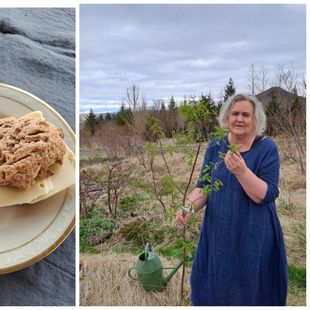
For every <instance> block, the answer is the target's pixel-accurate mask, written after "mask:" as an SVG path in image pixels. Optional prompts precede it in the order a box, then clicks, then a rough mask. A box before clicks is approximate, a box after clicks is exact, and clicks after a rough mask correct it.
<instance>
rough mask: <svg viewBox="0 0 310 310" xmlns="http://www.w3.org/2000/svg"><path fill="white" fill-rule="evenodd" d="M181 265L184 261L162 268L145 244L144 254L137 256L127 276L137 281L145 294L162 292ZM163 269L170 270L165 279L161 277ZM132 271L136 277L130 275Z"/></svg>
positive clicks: (149, 247) (156, 256) (148, 245)
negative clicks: (174, 265)
mask: <svg viewBox="0 0 310 310" xmlns="http://www.w3.org/2000/svg"><path fill="white" fill-rule="evenodd" d="M182 264H184V260H182V261H181V262H180V263H179V264H178V265H177V266H176V267H163V266H162V264H161V261H160V259H159V257H158V255H157V254H156V253H155V252H154V251H152V247H151V245H150V244H149V243H147V244H146V246H145V249H144V252H143V253H141V254H140V255H139V259H138V261H137V263H136V265H135V267H132V268H130V269H129V270H128V275H129V277H130V278H132V279H134V280H138V281H139V283H140V284H141V285H142V287H143V288H144V289H145V290H146V291H147V292H149V291H162V290H163V289H164V288H165V287H166V285H167V284H168V282H169V281H170V280H171V278H172V277H173V276H174V275H175V273H176V272H177V271H178V269H179V268H180V267H181V266H182ZM163 269H170V270H171V269H172V271H171V272H170V274H169V275H168V276H167V277H166V278H165V277H164V276H163ZM133 270H135V272H136V276H134V274H132V271H133Z"/></svg>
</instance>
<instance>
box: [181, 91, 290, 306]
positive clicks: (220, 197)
mask: <svg viewBox="0 0 310 310" xmlns="http://www.w3.org/2000/svg"><path fill="white" fill-rule="evenodd" d="M219 123H220V126H221V127H226V128H228V129H229V133H228V135H227V136H226V137H225V138H224V139H223V140H221V141H219V142H220V143H216V142H217V140H216V139H214V140H213V141H211V143H210V144H209V146H208V148H207V150H206V153H205V157H204V162H203V166H202V170H201V176H202V177H203V175H204V171H205V167H206V165H208V164H210V162H212V163H219V162H221V164H220V165H219V166H218V168H217V169H211V177H212V180H215V179H218V180H220V181H221V182H222V183H223V185H222V186H221V188H220V190H219V191H217V192H215V191H212V192H211V193H209V194H208V196H206V195H205V194H204V193H203V190H202V188H203V187H204V186H205V185H206V184H207V182H206V181H201V180H200V181H198V183H197V185H196V188H195V189H194V190H193V191H192V193H191V194H190V195H189V196H188V198H187V207H185V208H183V210H182V211H179V212H177V214H176V222H177V224H178V225H179V226H180V227H184V225H186V222H187V220H188V218H189V217H190V216H192V215H193V214H192V213H197V212H198V211H199V210H200V209H202V208H203V207H204V206H205V205H206V206H207V207H206V212H205V215H204V220H203V224H202V229H201V233H200V238H199V243H198V248H197V251H196V255H195V259H194V262H193V268H192V273H191V288H192V294H191V299H192V303H193V305H195V306H200V305H201V306H209V305H218V306H220V305H222V306H267V305H274V306H275V305H278V306H279V305H285V302H286V295H287V261H286V254H285V246H284V240H283V234H282V230H281V226H280V223H279V219H278V216H277V213H276V207H275V200H276V198H277V197H278V194H279V190H278V181H279V167H280V164H279V154H278V150H277V147H276V144H275V143H274V141H273V140H271V139H270V138H267V137H263V136H261V135H262V133H263V131H264V129H265V125H266V117H265V114H264V110H263V107H262V104H261V103H260V102H259V101H258V100H257V99H256V98H255V97H254V96H252V95H247V94H236V95H234V96H232V97H231V98H229V99H228V100H227V102H225V104H224V105H223V106H222V108H221V112H220V115H219ZM229 145H235V146H236V147H237V149H238V151H237V152H231V151H229ZM220 152H222V153H225V154H226V155H225V158H224V160H222V159H221V158H220ZM211 167H212V165H211ZM200 179H201V178H200ZM211 182H212V181H211ZM189 206H191V208H189ZM192 207H193V208H192Z"/></svg>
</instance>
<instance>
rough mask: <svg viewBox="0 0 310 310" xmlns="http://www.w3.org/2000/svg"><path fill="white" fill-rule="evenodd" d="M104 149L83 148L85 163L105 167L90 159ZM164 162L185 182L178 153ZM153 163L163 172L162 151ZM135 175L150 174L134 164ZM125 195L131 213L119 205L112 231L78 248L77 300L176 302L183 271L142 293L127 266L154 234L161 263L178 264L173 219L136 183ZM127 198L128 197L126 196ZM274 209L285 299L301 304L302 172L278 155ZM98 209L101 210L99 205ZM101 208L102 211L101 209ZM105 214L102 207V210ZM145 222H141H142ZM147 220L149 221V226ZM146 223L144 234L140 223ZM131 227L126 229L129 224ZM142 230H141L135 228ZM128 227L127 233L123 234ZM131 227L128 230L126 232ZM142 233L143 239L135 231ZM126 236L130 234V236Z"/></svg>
mask: <svg viewBox="0 0 310 310" xmlns="http://www.w3.org/2000/svg"><path fill="white" fill-rule="evenodd" d="M203 151H204V150H202V151H201V154H200V156H199V162H198V165H197V169H196V171H195V176H194V178H193V185H194V183H195V181H196V179H197V176H198V173H199V170H200V165H201V162H202V157H203ZM101 155H102V152H101V151H100V150H95V151H92V152H89V151H87V150H84V151H83V152H82V153H81V159H82V160H83V167H84V168H85V167H86V168H87V167H89V166H92V167H93V168H95V169H103V167H104V165H105V164H104V163H100V162H98V161H96V162H95V161H92V160H91V159H92V158H94V157H96V158H98V157H100V156H101ZM126 161H130V163H131V164H134V165H137V167H138V165H139V164H138V160H137V158H136V157H132V158H126ZM168 161H169V162H168V164H171V165H172V166H173V173H174V177H175V179H176V181H177V182H178V183H179V184H182V183H185V182H186V177H187V175H188V169H187V167H186V165H185V164H184V158H183V156H182V155H181V154H176V155H174V156H173V157H171V158H169V157H168ZM156 165H157V167H156V169H158V171H159V172H160V171H161V170H162V173H164V169H163V165H164V163H163V161H162V160H161V159H160V157H158V158H157V160H156ZM134 176H135V177H137V178H141V179H143V178H148V177H149V176H147V175H143V172H142V169H136V170H135V172H134ZM123 195H125V196H126V197H127V198H128V197H129V198H131V199H133V198H134V200H135V201H136V204H135V205H134V206H132V207H131V211H130V213H128V212H127V211H126V206H125V207H123V206H122V205H121V206H120V207H119V213H118V215H117V217H116V218H115V217H113V221H114V222H115V223H116V225H115V227H114V228H113V233H112V234H111V236H109V238H108V239H107V240H105V241H104V242H103V243H101V244H96V245H93V246H92V247H91V248H90V249H91V250H89V248H86V249H84V250H83V249H82V251H83V252H84V253H81V257H80V304H81V305H82V306H176V305H181V303H180V283H181V279H180V277H181V271H180V270H179V271H178V272H177V274H176V275H175V276H174V277H173V278H172V280H171V281H170V282H169V283H168V285H167V289H166V290H164V291H163V292H158V293H146V292H145V291H144V290H143V289H142V288H141V287H140V286H139V284H138V283H137V281H134V280H132V279H130V278H129V276H128V274H127V272H128V269H129V268H130V267H132V266H134V264H135V262H136V261H137V258H138V254H139V253H140V252H142V251H143V246H141V244H140V243H142V242H143V238H149V239H152V240H153V246H154V248H155V250H156V252H158V253H159V255H160V258H161V261H162V264H163V266H165V267H171V266H174V265H176V264H177V262H178V261H179V259H178V258H177V255H175V253H176V251H175V250H176V249H177V246H176V245H177V244H178V240H179V239H180V237H181V233H180V232H179V231H178V229H177V228H176V227H175V225H174V224H171V223H169V221H168V220H167V219H166V216H165V215H164V214H163V212H162V209H161V207H160V206H159V205H158V203H157V202H156V200H155V198H154V197H153V196H151V195H148V194H145V193H143V192H141V190H140V189H133V188H131V187H129V188H128V189H127V190H126V191H125V192H124V194H123ZM129 198H128V199H127V200H125V202H126V201H129ZM96 208H98V210H105V209H106V199H105V197H103V198H102V200H99V201H98V202H97V204H96ZM122 208H124V209H122ZM277 211H278V215H279V218H280V222H281V224H282V229H283V232H284V237H285V243H286V250H287V256H288V262H289V265H290V273H289V275H290V283H289V295H288V300H287V305H289V306H305V305H306V289H305V284H304V283H305V279H304V278H305V268H306V176H305V175H302V174H301V173H300V172H299V169H298V166H297V164H296V163H292V162H291V161H289V160H284V159H282V162H281V173H280V196H279V198H278V199H277ZM98 212H99V211H98ZM100 212H101V213H100ZM100 212H99V213H97V214H103V215H102V216H104V217H107V218H108V217H109V214H107V213H106V212H103V211H100ZM143 225H144V226H143ZM147 225H148V226H147ZM143 227H144V228H145V227H146V228H147V229H148V232H147V234H145V235H144V233H145V232H144V231H142V230H141V229H142V228H143ZM129 228H130V229H131V230H132V232H131V231H130V229H129ZM138 228H139V229H140V228H141V229H140V230H139V229H138ZM135 229H136V230H135ZM198 230H199V223H197V226H196V231H193V233H192V236H193V238H194V241H193V242H196V241H197V239H195V238H197V236H198ZM125 232H126V234H125ZM129 232H130V233H132V234H131V235H130V234H129V235H128V233H129ZM139 234H141V239H139V238H138V237H139V236H138V235H139ZM128 236H131V237H130V238H131V239H130V238H128ZM189 274H190V267H187V268H186V279H185V296H186V298H185V301H184V302H183V304H182V305H190V299H189V295H190V285H189Z"/></svg>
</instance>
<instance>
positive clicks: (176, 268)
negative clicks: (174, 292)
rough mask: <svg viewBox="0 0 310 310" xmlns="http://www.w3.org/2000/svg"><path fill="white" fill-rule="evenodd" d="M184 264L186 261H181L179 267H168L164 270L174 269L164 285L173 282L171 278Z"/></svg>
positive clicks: (165, 279)
mask: <svg viewBox="0 0 310 310" xmlns="http://www.w3.org/2000/svg"><path fill="white" fill-rule="evenodd" d="M183 264H184V260H182V261H180V262H179V263H178V265H177V266H175V267H167V268H163V269H172V271H171V272H170V273H169V275H168V276H167V277H166V278H164V285H167V284H168V282H169V281H170V280H171V278H172V277H173V276H174V275H175V273H176V272H177V271H178V270H179V268H180V267H181V266H182V265H183Z"/></svg>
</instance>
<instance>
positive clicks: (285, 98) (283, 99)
mask: <svg viewBox="0 0 310 310" xmlns="http://www.w3.org/2000/svg"><path fill="white" fill-rule="evenodd" d="M272 96H275V97H276V98H277V99H278V101H279V102H280V104H283V105H285V104H286V103H288V102H289V101H291V100H292V98H293V96H294V95H293V93H290V92H288V91H287V90H285V89H283V88H281V87H271V88H269V89H267V90H265V91H263V92H261V93H259V94H257V95H255V97H256V98H257V99H258V100H259V101H260V102H261V103H262V104H263V105H264V107H266V105H267V104H268V103H269V102H270V101H271V99H272ZM298 99H299V101H300V102H303V103H306V98H305V97H302V96H298Z"/></svg>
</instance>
